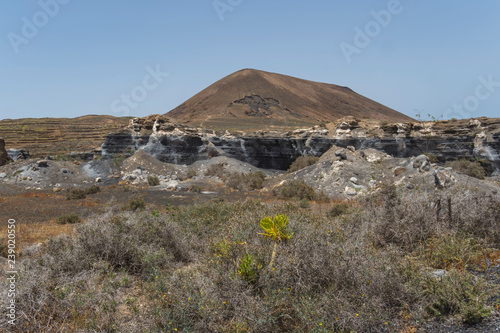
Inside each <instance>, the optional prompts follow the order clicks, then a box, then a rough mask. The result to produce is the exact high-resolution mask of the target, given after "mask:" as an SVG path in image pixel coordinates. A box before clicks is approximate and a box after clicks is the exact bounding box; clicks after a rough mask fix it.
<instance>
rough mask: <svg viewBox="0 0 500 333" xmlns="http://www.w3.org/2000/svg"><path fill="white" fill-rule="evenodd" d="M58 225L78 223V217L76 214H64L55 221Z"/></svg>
mask: <svg viewBox="0 0 500 333" xmlns="http://www.w3.org/2000/svg"><path fill="white" fill-rule="evenodd" d="M56 222H57V223H58V224H75V223H78V222H80V217H79V216H78V214H76V213H70V214H64V215H61V216H59V217H58V218H57V219H56Z"/></svg>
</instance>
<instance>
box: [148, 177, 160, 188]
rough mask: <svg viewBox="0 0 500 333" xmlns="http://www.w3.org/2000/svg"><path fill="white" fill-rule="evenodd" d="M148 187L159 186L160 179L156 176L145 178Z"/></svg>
mask: <svg viewBox="0 0 500 333" xmlns="http://www.w3.org/2000/svg"><path fill="white" fill-rule="evenodd" d="M147 180H148V184H149V186H158V185H160V179H159V178H158V176H148V178H147Z"/></svg>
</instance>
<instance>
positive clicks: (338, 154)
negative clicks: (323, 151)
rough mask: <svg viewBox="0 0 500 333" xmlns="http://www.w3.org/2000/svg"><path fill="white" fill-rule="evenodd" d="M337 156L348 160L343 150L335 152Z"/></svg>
mask: <svg viewBox="0 0 500 333" xmlns="http://www.w3.org/2000/svg"><path fill="white" fill-rule="evenodd" d="M335 156H337V157H340V159H341V160H347V155H346V154H345V153H344V152H343V150H337V151H336V152H335Z"/></svg>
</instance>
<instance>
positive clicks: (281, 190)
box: [273, 180, 330, 202]
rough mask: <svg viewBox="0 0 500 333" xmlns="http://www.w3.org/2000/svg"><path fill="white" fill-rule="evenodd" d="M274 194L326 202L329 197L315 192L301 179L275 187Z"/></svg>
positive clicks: (286, 198)
mask: <svg viewBox="0 0 500 333" xmlns="http://www.w3.org/2000/svg"><path fill="white" fill-rule="evenodd" d="M273 193H274V195H276V196H277V197H278V198H280V199H285V200H288V199H295V200H304V199H306V200H310V201H318V202H328V201H329V200H330V199H329V198H328V197H327V196H326V195H325V194H324V193H323V192H321V193H316V192H315V191H314V188H313V187H312V186H310V185H307V184H306V183H305V182H304V181H303V180H291V181H289V182H286V183H285V184H283V185H281V186H279V187H276V188H275V189H274V190H273Z"/></svg>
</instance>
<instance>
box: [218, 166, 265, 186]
mask: <svg viewBox="0 0 500 333" xmlns="http://www.w3.org/2000/svg"><path fill="white" fill-rule="evenodd" d="M264 179H266V174H265V173H264V172H262V171H257V172H249V173H231V174H229V175H228V176H227V177H226V178H225V180H224V182H225V183H226V185H227V186H228V187H229V188H233V189H235V190H239V191H252V190H258V189H261V188H262V187H263V184H264Z"/></svg>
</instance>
